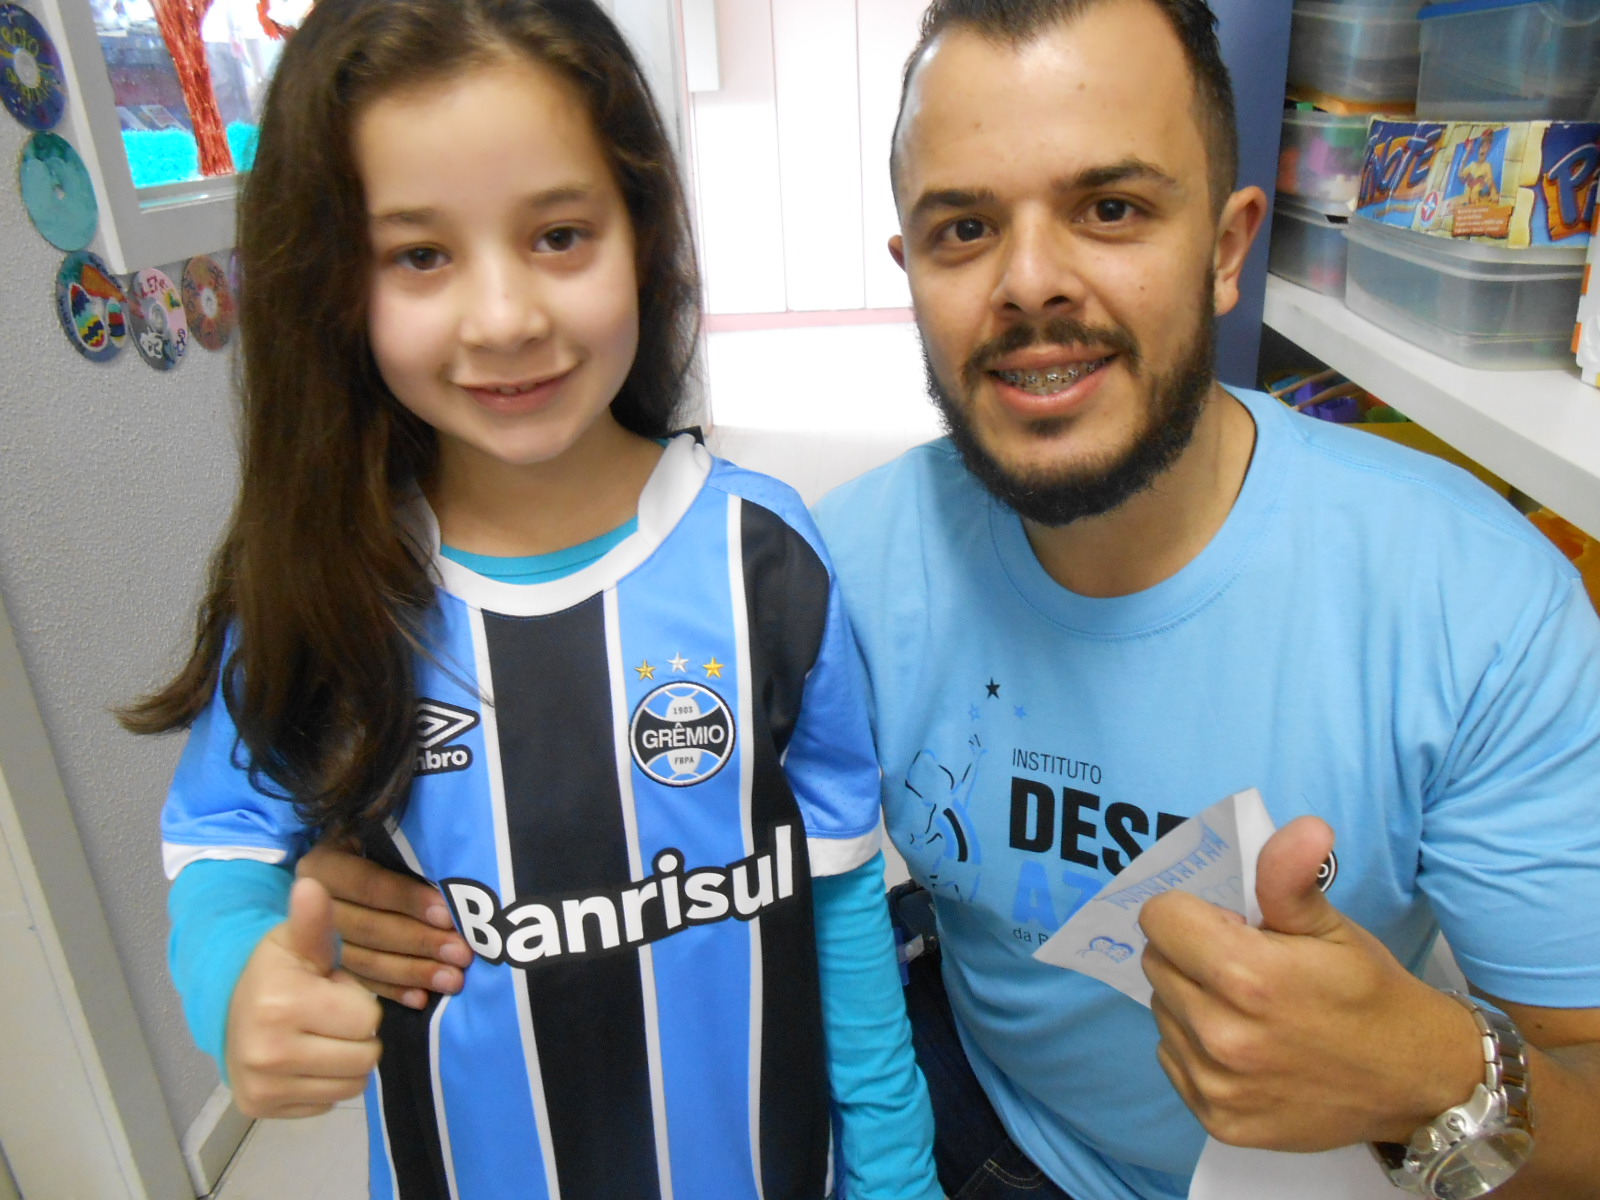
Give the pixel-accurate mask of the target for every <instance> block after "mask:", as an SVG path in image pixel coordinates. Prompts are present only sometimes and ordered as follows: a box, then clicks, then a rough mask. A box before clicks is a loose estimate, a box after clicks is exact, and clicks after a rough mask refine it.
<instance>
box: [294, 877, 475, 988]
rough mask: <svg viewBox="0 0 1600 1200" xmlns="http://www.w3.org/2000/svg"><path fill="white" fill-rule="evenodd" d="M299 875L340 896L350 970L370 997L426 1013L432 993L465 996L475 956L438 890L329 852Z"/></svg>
mask: <svg viewBox="0 0 1600 1200" xmlns="http://www.w3.org/2000/svg"><path fill="white" fill-rule="evenodd" d="M295 874H297V875H299V876H300V877H301V878H302V879H307V878H309V879H315V880H316V881H317V882H319V883H321V884H322V885H323V886H324V887H326V888H327V889H328V892H329V893H330V894H331V895H332V896H333V898H334V925H335V926H336V928H337V929H338V931H339V936H340V937H341V938H343V939H344V968H345V970H347V971H349V972H350V974H351V975H353V976H355V978H357V979H358V980H360V981H361V983H362V984H364V985H365V986H366V987H367V989H368V990H369V991H373V992H376V993H377V994H378V995H380V996H387V997H388V998H389V999H391V1000H395V1001H398V1002H399V1003H401V1004H404V1005H405V1006H406V1007H407V1008H422V1007H424V1006H425V1005H426V1004H427V1002H428V993H429V992H430V991H433V992H444V993H448V994H454V993H456V992H459V991H460V990H461V986H462V984H463V983H464V982H465V979H464V976H463V975H462V971H463V969H464V968H466V967H467V966H468V965H469V964H470V963H471V962H472V951H471V950H470V949H469V948H468V946H467V943H466V940H465V939H464V938H463V937H462V936H461V935H460V934H459V933H457V932H456V929H455V925H454V924H453V923H452V922H451V920H450V910H449V909H448V908H447V907H446V906H445V902H444V898H443V897H442V896H440V895H439V892H438V889H437V888H433V887H430V886H429V885H428V884H426V883H422V882H420V881H419V880H416V879H410V878H407V877H406V876H404V875H400V874H398V873H396V872H394V871H389V870H386V869H385V868H383V867H380V866H378V865H376V864H375V863H371V862H368V861H367V860H366V859H364V858H361V857H359V856H357V855H355V854H351V853H349V852H347V851H345V850H341V849H339V848H337V847H334V846H326V845H319V846H317V847H315V848H313V849H312V851H311V852H310V853H309V854H307V855H306V856H305V857H304V858H302V859H301V860H300V863H299V865H298V866H297V867H296V868H295Z"/></svg>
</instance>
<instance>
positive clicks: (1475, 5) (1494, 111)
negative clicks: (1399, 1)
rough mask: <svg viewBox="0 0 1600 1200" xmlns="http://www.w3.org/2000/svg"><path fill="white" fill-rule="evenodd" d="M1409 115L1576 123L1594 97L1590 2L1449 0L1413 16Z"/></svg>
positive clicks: (1596, 56) (1596, 58)
mask: <svg viewBox="0 0 1600 1200" xmlns="http://www.w3.org/2000/svg"><path fill="white" fill-rule="evenodd" d="M1420 24H1421V45H1422V67H1421V70H1420V73H1419V75H1418V78H1417V112H1418V113H1420V114H1422V115H1423V116H1427V117H1453V118H1457V119H1461V120H1483V121H1524V120H1536V119H1538V118H1541V117H1550V118H1560V119H1563V120H1583V119H1584V118H1585V117H1588V116H1590V114H1591V111H1592V106H1593V105H1594V103H1595V99H1596V92H1597V91H1600V3H1597V2H1596V0H1450V2H1449V3H1444V4H1430V5H1428V6H1427V7H1426V8H1424V9H1423V10H1422V14H1421V21H1420Z"/></svg>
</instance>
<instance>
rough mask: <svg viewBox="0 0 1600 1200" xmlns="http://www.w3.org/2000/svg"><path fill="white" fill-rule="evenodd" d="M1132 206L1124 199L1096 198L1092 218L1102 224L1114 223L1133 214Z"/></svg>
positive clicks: (1124, 219)
mask: <svg viewBox="0 0 1600 1200" xmlns="http://www.w3.org/2000/svg"><path fill="white" fill-rule="evenodd" d="M1134 211H1135V210H1134V207H1133V205H1131V204H1129V203H1128V202H1127V201H1126V200H1096V201H1095V204H1094V219H1095V220H1096V221H1098V222H1100V223H1101V224H1102V225H1116V224H1118V223H1120V222H1122V221H1126V220H1127V219H1128V218H1129V217H1131V216H1133V215H1134Z"/></svg>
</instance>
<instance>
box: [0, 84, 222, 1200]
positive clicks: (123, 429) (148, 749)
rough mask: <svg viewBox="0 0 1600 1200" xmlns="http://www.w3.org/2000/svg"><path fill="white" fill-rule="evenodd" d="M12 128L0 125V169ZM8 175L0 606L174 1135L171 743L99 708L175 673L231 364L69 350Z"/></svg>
mask: <svg viewBox="0 0 1600 1200" xmlns="http://www.w3.org/2000/svg"><path fill="white" fill-rule="evenodd" d="M26 134H27V131H26V130H24V129H23V128H22V127H21V126H20V125H18V124H17V123H16V122H14V121H12V120H11V119H10V118H9V115H6V116H0V162H5V163H13V164H14V163H15V162H16V161H17V157H18V154H19V153H20V152H21V149H22V145H23V142H24V141H25V139H26ZM15 180H16V176H15V173H14V171H13V172H12V173H10V174H9V175H8V176H7V178H6V182H5V184H4V186H0V246H3V247H4V252H3V258H0V268H3V269H0V598H3V600H4V606H5V608H6V609H8V610H9V612H10V616H11V621H12V623H13V625H14V626H15V631H16V640H17V644H18V648H19V649H20V651H21V655H22V660H23V664H24V666H25V668H26V672H27V676H28V679H29V680H30V681H31V684H32V687H33V691H34V695H35V698H36V700H37V703H38V708H39V711H40V713H41V715H42V717H43V719H44V724H45V727H46V730H47V732H48V736H49V740H50V743H51V747H52V749H53V750H54V753H55V758H56V762H57V764H58V767H59V770H60V775H61V779H62V782H63V784H64V786H65V790H66V794H67V798H68V800H69V802H70V806H71V810H72V813H73V816H74V817H75V819H76V823H77V827H78V830H79V833H80V836H81V838H82V841H83V846H84V851H85V853H86V856H87V858H88V862H89V866H90V870H91V871H92V872H93V875H94V880H95V884H96V886H97V888H98V891H99V901H100V903H101V904H102V905H103V906H104V909H105V913H106V917H107V919H108V921H109V924H110V927H111V932H112V937H113V940H114V942H115V945H116V949H117V954H118V956H119V957H120V959H121V963H122V968H123V971H124V972H125V974H126V976H127V981H128V986H129V989H130V990H131V992H132V995H133V1000H134V1004H135V1007H136V1009H137V1012H138V1016H139V1023H140V1025H141V1026H142V1029H143V1034H144V1037H145V1039H146V1041H147V1042H148V1044H149V1048H150V1053H151V1056H152V1057H153V1059H154V1062H155V1065H156V1070H157V1074H158V1076H159V1079H160V1084H161V1091H162V1094H163V1095H164V1097H165V1101H166V1105H167V1109H168V1111H169V1113H170V1115H171V1118H172V1123H173V1126H174V1128H175V1129H176V1130H177V1131H178V1132H179V1133H180V1134H181V1133H182V1131H183V1130H184V1129H186V1128H187V1126H188V1124H189V1122H190V1121H191V1120H192V1119H193V1118H194V1116H195V1114H196V1113H197V1112H198V1111H199V1109H200V1107H201V1106H202V1105H203V1104H204V1103H205V1101H206V1099H207V1098H208V1097H209V1095H210V1094H211V1091H212V1089H213V1088H214V1087H215V1086H216V1073H215V1071H214V1070H213V1068H212V1066H211V1064H210V1061H209V1060H208V1059H206V1058H205V1056H204V1055H202V1054H201V1053H200V1052H199V1051H197V1050H195V1049H194V1048H193V1047H192V1045H191V1044H190V1041H189V1037H188V1034H187V1033H186V1032H185V1030H184V1027H183V1024H182V1020H181V1017H180V1014H179V1010H178V1003H177V998H176V996H175V995H174V994H173V992H172V989H171V986H170V984H169V983H168V981H167V974H166V965H165V958H166V947H165V942H166V932H167V919H166V911H165V903H166V884H165V881H164V880H163V878H162V875H161V860H160V852H159V830H158V826H157V818H158V815H159V812H160V808H161V800H162V797H163V795H164V793H165V789H166V783H167V780H168V778H169V777H170V775H171V771H172V767H173V764H174V763H175V761H176V759H177V754H178V751H179V750H180V748H181V740H180V739H175V738H161V739H154V738H149V739H140V738H134V737H131V736H130V735H128V734H125V733H123V732H122V731H121V730H120V729H119V727H118V726H117V725H116V723H115V721H114V720H113V719H112V717H111V716H110V714H109V712H108V711H107V710H108V709H109V708H110V707H112V706H113V705H117V704H120V703H123V702H126V701H127V700H129V699H130V698H132V697H134V696H136V695H138V694H139V693H140V692H141V691H142V690H145V689H148V688H149V686H150V685H151V684H152V683H153V682H155V681H156V680H157V679H158V678H159V677H160V676H161V675H162V673H163V672H165V671H169V670H171V669H172V668H173V667H174V666H175V665H176V663H177V661H178V658H177V656H178V653H179V651H180V649H181V647H182V644H183V641H184V638H185V636H186V634H187V632H188V630H189V629H190V627H191V624H192V619H193V606H194V602H195V600H196V598H197V592H198V586H199V582H198V581H199V578H200V575H201V571H202V569H203V565H204V561H205V558H206V556H207V555H208V553H209V551H210V548H211V545H212V543H213V541H214V539H215V538H216V535H217V533H218V531H219V529H220V527H221V524H222V521H223V520H224V518H225V517H226V515H227V512H228V508H229V506H230V504H231V503H232V492H233V483H234V475H233V448H232V434H231V417H230V400H229V373H230V366H231V364H230V360H229V358H228V357H227V356H225V355H216V354H210V353H207V352H206V351H205V350H203V349H201V348H200V347H198V346H195V347H194V348H193V349H191V351H190V354H189V357H188V358H187V359H186V360H185V361H184V362H183V363H182V364H180V366H179V367H178V369H177V370H176V371H174V372H172V373H171V374H170V375H162V374H160V373H158V372H156V371H154V370H152V369H151V368H149V367H148V366H146V365H145V364H144V362H143V361H142V360H141V359H140V358H139V356H138V354H137V353H136V352H135V351H134V350H133V349H132V348H129V349H126V350H124V351H123V352H122V353H121V354H120V355H119V356H118V357H117V358H116V359H114V360H112V361H111V362H110V363H108V364H96V363H91V362H89V361H88V360H86V359H84V358H82V357H80V356H79V355H78V353H77V352H76V351H75V350H73V349H72V347H71V346H70V345H69V344H68V342H67V340H66V338H65V337H64V335H63V334H62V332H61V329H60V326H59V324H58V322H57V320H56V315H55V290H54V289H55V284H54V280H55V272H56V268H57V266H58V265H59V263H60V261H61V258H62V255H61V253H60V252H59V251H57V250H55V249H54V248H53V247H51V246H50V245H49V244H48V243H46V242H45V241H44V239H43V238H41V237H40V236H39V235H38V234H37V233H36V232H35V231H34V229H33V226H32V225H31V223H30V222H29V221H28V218H27V214H26V212H25V211H24V209H23V207H22V201H21V199H20V197H19V196H18V194H17V189H16V183H15ZM3 1069H5V1067H4V1064H0V1070H3ZM163 1200H166V1198H165V1197H164V1198H163Z"/></svg>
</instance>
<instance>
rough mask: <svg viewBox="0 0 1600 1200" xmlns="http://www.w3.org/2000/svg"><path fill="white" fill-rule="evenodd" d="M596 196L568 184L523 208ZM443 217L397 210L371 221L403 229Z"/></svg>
mask: <svg viewBox="0 0 1600 1200" xmlns="http://www.w3.org/2000/svg"><path fill="white" fill-rule="evenodd" d="M594 194H595V189H594V188H592V187H588V186H586V185H583V184H566V185H563V186H561V187H553V188H546V189H545V190H544V191H542V192H535V193H534V194H533V195H531V196H529V197H527V199H525V200H524V201H523V202H522V206H523V207H524V208H526V209H528V210H530V211H533V212H537V211H538V210H540V209H545V208H552V207H554V206H555V205H558V204H568V203H571V202H572V201H574V200H587V199H589V198H590V197H591V196H593V195H594ZM440 217H441V213H440V211H439V210H438V209H437V208H429V207H422V208H395V209H390V210H388V211H387V212H379V213H373V214H372V216H371V217H370V218H369V221H370V223H371V224H373V225H377V226H386V225H399V226H403V227H408V228H410V227H416V226H426V225H433V224H436V223H437V222H438V221H439V220H440Z"/></svg>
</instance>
